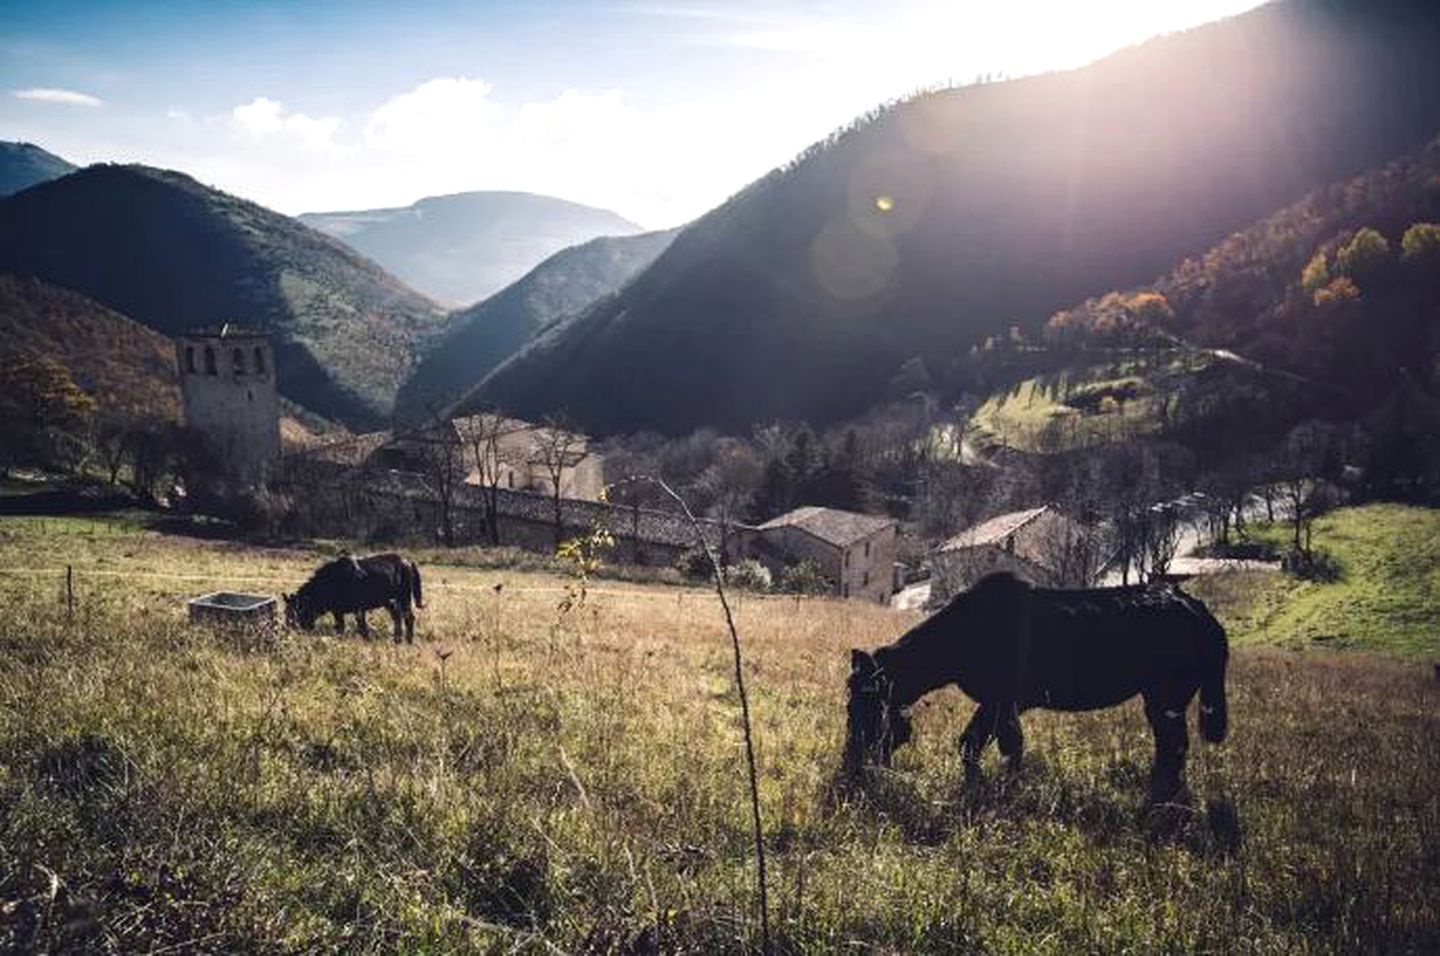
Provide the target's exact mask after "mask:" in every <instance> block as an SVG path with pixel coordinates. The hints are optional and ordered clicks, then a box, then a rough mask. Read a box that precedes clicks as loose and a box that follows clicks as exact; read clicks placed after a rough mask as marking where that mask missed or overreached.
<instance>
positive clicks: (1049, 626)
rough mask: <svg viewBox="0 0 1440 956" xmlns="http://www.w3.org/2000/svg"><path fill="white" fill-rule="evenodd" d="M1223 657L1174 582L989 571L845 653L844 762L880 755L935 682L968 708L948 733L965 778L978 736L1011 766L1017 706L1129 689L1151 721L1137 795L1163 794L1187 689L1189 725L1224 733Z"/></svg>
mask: <svg viewBox="0 0 1440 956" xmlns="http://www.w3.org/2000/svg"><path fill="white" fill-rule="evenodd" d="M1228 657H1229V647H1228V642H1227V641H1226V638H1225V630H1224V628H1222V627H1221V626H1220V624H1219V622H1217V621H1216V620H1215V618H1214V617H1212V616H1211V614H1210V612H1209V611H1208V610H1207V609H1206V607H1205V605H1204V604H1202V603H1201V602H1200V601H1197V600H1196V599H1195V598H1193V597H1190V596H1189V595H1187V594H1185V593H1183V592H1181V591H1180V590H1179V589H1178V588H1175V587H1170V586H1165V585H1142V586H1136V587H1118V588H1097V589H1094V590H1087V591H1058V590H1048V589H1044V588H1038V587H1034V586H1033V585H1030V584H1028V583H1026V582H1024V581H1022V580H1020V579H1019V578H1017V577H1015V576H1014V575H1011V574H1004V573H1001V574H992V575H989V576H988V577H985V578H983V579H981V580H980V581H978V582H977V583H976V584H975V585H974V586H973V587H971V588H970V589H969V590H968V591H964V592H962V593H961V594H958V595H956V597H955V598H954V599H953V600H952V601H951V602H950V603H949V604H948V605H946V606H945V607H944V608H942V609H941V610H940V611H938V612H936V613H935V614H934V615H932V616H931V617H929V618H927V619H926V620H924V621H922V622H921V623H920V624H918V625H917V626H915V627H914V628H912V629H911V630H910V631H908V632H907V633H906V634H904V635H903V636H902V637H901V638H900V639H899V640H898V641H896V642H895V643H894V644H891V645H889V646H886V647H882V648H879V649H878V650H876V651H875V652H874V653H873V654H867V653H865V652H864V651H860V650H856V651H852V652H851V673H850V681H849V685H850V703H849V728H848V731H847V738H846V743H845V767H846V769H847V770H848V771H850V772H852V773H853V772H855V771H857V770H858V769H859V768H860V767H861V765H862V764H863V763H864V762H865V761H866V760H867V759H869V760H876V761H878V762H880V763H882V764H887V765H888V764H889V762H890V755H891V753H892V752H893V751H894V750H895V748H896V747H898V746H900V745H901V744H903V743H905V741H907V740H909V739H910V720H909V717H908V716H907V715H906V708H907V707H909V706H910V705H911V704H912V703H914V702H915V701H916V700H918V699H919V698H920V697H921V696H923V695H925V694H927V693H929V692H930V691H932V690H935V689H937V688H939V687H943V686H944V685H946V684H954V685H956V686H957V687H959V688H960V689H961V690H962V691H964V692H965V694H966V695H967V696H969V697H970V698H972V699H973V700H975V701H976V702H977V703H978V704H979V707H978V708H977V709H976V711H975V716H974V717H973V718H972V719H971V721H970V723H969V725H968V726H967V727H966V728H965V731H964V733H963V734H962V735H961V738H960V754H961V758H962V761H963V762H964V765H965V777H966V780H967V782H970V781H973V780H975V779H976V777H977V775H978V774H979V769H980V754H981V752H982V751H983V750H984V749H985V745H986V744H988V743H989V742H990V738H991V737H999V739H1000V751H1001V753H1002V754H1004V756H1005V757H1006V759H1007V761H1008V763H1009V765H1010V766H1011V768H1012V769H1013V768H1018V767H1019V764H1020V754H1021V749H1022V747H1023V738H1022V736H1021V732H1020V714H1021V713H1022V712H1024V711H1025V710H1027V709H1029V708H1032V707H1041V708H1045V709H1047V710H1097V709H1099V708H1102V707H1112V706H1114V705H1116V704H1119V703H1121V702H1123V701H1126V700H1128V699H1130V698H1131V697H1134V696H1135V695H1136V694H1140V695H1141V696H1142V697H1144V700H1145V716H1146V717H1147V718H1148V719H1149V721H1150V726H1151V727H1152V728H1153V729H1154V731H1155V765H1154V769H1153V771H1152V773H1151V778H1150V781H1151V782H1150V788H1151V796H1152V798H1153V799H1155V800H1165V799H1169V798H1170V797H1171V796H1173V795H1174V794H1175V793H1177V792H1178V791H1179V790H1180V787H1181V785H1182V781H1183V775H1184V769H1185V752H1186V750H1187V749H1188V747H1189V737H1188V734H1187V733H1186V728H1185V708H1186V706H1187V705H1188V704H1189V703H1190V700H1191V698H1193V697H1194V696H1195V692H1196V691H1197V690H1198V691H1199V692H1200V705H1201V706H1200V733H1201V735H1202V736H1203V737H1204V738H1205V739H1206V740H1208V741H1210V742H1211V743H1219V742H1220V741H1222V740H1224V739H1225V730H1226V723H1227V717H1226V708H1225V664H1226V660H1227V659H1228Z"/></svg>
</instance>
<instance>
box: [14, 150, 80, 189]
mask: <svg viewBox="0 0 1440 956" xmlns="http://www.w3.org/2000/svg"><path fill="white" fill-rule="evenodd" d="M75 169H76V167H75V166H74V165H73V164H71V163H69V162H66V161H65V160H63V159H61V158H60V157H59V156H56V155H55V154H54V153H49V152H46V151H45V150H43V149H41V148H40V147H39V146H36V145H35V144H34V143H11V142H4V141H0V198H3V197H5V196H9V195H12V194H14V193H18V192H20V190H22V189H29V188H30V187H31V186H34V185H35V184H36V183H43V182H47V181H48V180H51V179H58V178H60V177H61V176H64V175H66V174H67V173H73V172H74V171H75Z"/></svg>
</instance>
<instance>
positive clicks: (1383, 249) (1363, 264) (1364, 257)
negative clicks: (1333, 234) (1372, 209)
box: [1335, 226, 1390, 284]
mask: <svg viewBox="0 0 1440 956" xmlns="http://www.w3.org/2000/svg"><path fill="white" fill-rule="evenodd" d="M1389 257H1390V243H1388V242H1386V241H1385V237H1384V236H1382V235H1380V233H1378V232H1376V231H1375V230H1374V229H1371V228H1370V227H1369V226H1366V227H1364V228H1363V229H1358V230H1356V232H1355V235H1353V236H1351V237H1350V241H1349V242H1347V243H1345V244H1344V245H1342V246H1341V247H1340V248H1339V249H1337V250H1336V251H1335V272H1336V273H1337V274H1339V275H1343V276H1349V277H1350V278H1351V279H1354V280H1355V281H1356V282H1358V283H1362V284H1363V283H1364V281H1365V279H1366V278H1367V277H1369V276H1372V275H1374V274H1375V272H1376V271H1378V270H1379V269H1380V267H1381V266H1383V265H1384V264H1385V262H1386V260H1387V259H1389Z"/></svg>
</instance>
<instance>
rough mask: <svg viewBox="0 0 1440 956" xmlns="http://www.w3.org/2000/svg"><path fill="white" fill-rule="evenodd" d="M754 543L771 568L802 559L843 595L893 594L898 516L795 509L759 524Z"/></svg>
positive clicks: (874, 597)
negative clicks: (818, 569)
mask: <svg viewBox="0 0 1440 956" xmlns="http://www.w3.org/2000/svg"><path fill="white" fill-rule="evenodd" d="M751 541H752V548H753V550H754V551H755V553H756V555H757V556H758V557H759V558H760V560H761V561H763V562H764V563H765V564H767V565H769V566H770V567H771V570H772V571H777V572H778V571H779V570H780V569H781V568H782V567H783V566H784V565H785V564H788V563H794V562H797V561H801V560H809V561H812V562H814V563H815V565H816V566H818V567H819V568H820V571H821V573H823V574H824V575H825V576H826V577H827V578H829V579H830V580H831V581H833V582H834V583H835V593H836V594H837V595H838V596H840V597H842V598H851V597H853V598H860V599H863V600H867V601H875V602H877V603H880V604H885V603H887V602H888V601H889V600H890V595H891V594H892V593H894V566H895V555H896V528H895V522H894V520H893V519H890V518H879V517H876V516H874V515H863V514H857V513H855V512H853V511H841V510H839V509H836V508H820V507H814V506H811V507H805V508H796V509H795V510H794V511H791V512H788V513H786V514H783V515H781V516H780V517H778V518H772V519H771V520H769V521H767V522H765V523H764V524H762V525H759V526H757V527H756V528H755V533H754V536H753V537H752V539H751Z"/></svg>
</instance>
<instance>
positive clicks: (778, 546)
mask: <svg viewBox="0 0 1440 956" xmlns="http://www.w3.org/2000/svg"><path fill="white" fill-rule="evenodd" d="M758 540H759V541H761V542H763V544H764V550H763V551H761V552H760V553H759V554H758V556H759V558H760V560H761V561H762V562H764V563H765V564H766V565H767V566H769V567H770V570H771V572H772V573H774V574H776V575H778V574H779V573H780V572H781V571H782V570H784V565H785V563H786V562H796V563H798V562H800V561H806V560H808V561H812V562H814V564H815V566H816V567H818V568H819V569H820V573H821V574H823V575H825V577H827V578H829V579H830V580H831V581H834V582H836V588H837V590H836V593H839V582H840V577H841V572H842V568H841V566H840V562H841V557H840V549H839V548H837V547H835V546H834V545H832V544H828V543H826V542H824V541H821V540H820V539H819V538H817V537H815V536H814V535H812V534H809V533H808V532H805V531H801V530H800V529H799V528H794V527H790V526H788V525H784V526H781V527H778V528H765V529H763V530H761V531H759V532H758Z"/></svg>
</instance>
